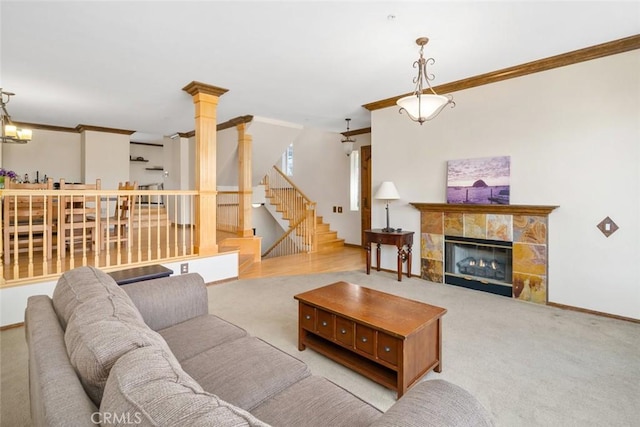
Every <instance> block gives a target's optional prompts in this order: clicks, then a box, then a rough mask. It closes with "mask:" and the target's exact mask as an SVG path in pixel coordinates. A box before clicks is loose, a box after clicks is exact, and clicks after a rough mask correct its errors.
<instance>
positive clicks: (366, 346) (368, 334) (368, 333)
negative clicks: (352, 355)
mask: <svg viewBox="0 0 640 427" xmlns="http://www.w3.org/2000/svg"><path fill="white" fill-rule="evenodd" d="M374 336H375V331H374V330H373V329H371V328H369V327H367V326H363V325H360V324H357V323H356V348H357V349H358V350H360V351H362V352H364V353H367V354H370V355H372V356H373V349H374V347H373V344H374Z"/></svg>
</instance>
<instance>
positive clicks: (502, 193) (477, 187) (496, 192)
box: [447, 156, 511, 205]
mask: <svg viewBox="0 0 640 427" xmlns="http://www.w3.org/2000/svg"><path fill="white" fill-rule="evenodd" d="M510 175H511V157H510V156H501V157H483V158H477V159H463V160H449V161H448V162H447V203H469V204H475V205H480V204H500V205H508V204H509V196H510V185H509V178H510Z"/></svg>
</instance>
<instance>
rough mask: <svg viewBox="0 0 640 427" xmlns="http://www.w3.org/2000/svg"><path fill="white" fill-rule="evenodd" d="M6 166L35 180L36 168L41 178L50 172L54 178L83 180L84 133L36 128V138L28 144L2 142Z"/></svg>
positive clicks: (34, 133)
mask: <svg viewBox="0 0 640 427" xmlns="http://www.w3.org/2000/svg"><path fill="white" fill-rule="evenodd" d="M0 146H1V149H2V167H4V168H5V169H8V170H13V171H15V172H16V173H17V174H18V175H20V177H23V176H24V174H25V173H27V174H29V179H30V180H31V181H33V180H34V179H35V177H36V171H39V172H40V179H43V178H44V175H45V174H46V175H47V176H48V177H50V178H53V180H54V182H58V181H60V178H64V179H65V181H67V182H80V181H82V176H81V172H80V165H81V158H80V134H79V133H77V132H58V131H52V130H43V129H33V139H32V140H31V141H30V142H28V143H27V144H0Z"/></svg>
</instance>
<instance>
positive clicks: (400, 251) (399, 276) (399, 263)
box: [398, 246, 402, 282]
mask: <svg viewBox="0 0 640 427" xmlns="http://www.w3.org/2000/svg"><path fill="white" fill-rule="evenodd" d="M398 282H402V246H398Z"/></svg>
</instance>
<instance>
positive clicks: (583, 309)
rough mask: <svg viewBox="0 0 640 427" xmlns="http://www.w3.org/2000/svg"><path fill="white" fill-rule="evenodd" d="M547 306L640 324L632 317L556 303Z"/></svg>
mask: <svg viewBox="0 0 640 427" xmlns="http://www.w3.org/2000/svg"><path fill="white" fill-rule="evenodd" d="M547 305H548V306H551V307H557V308H561V309H563V310H571V311H578V312H580V313H587V314H593V315H596V316H601V317H609V318H611V319H617V320H624V321H626V322H632V323H640V319H634V318H632V317H625V316H618V315H617V314H610V313H604V312H602V311H595V310H588V309H586V308H580V307H574V306H572V305H565V304H558V303H556V302H548V303H547Z"/></svg>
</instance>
